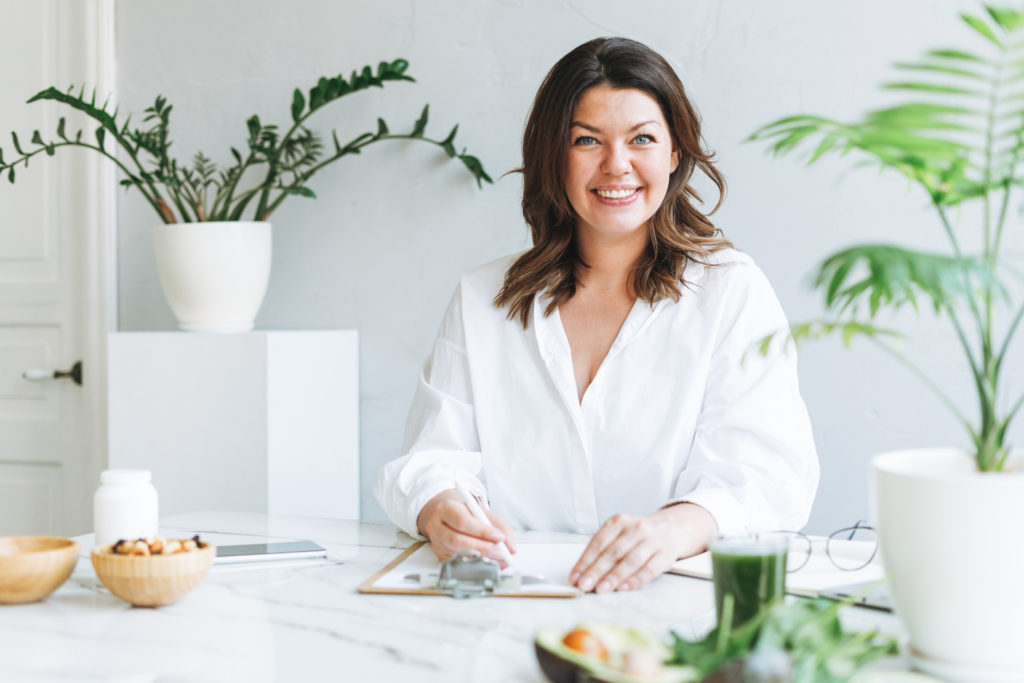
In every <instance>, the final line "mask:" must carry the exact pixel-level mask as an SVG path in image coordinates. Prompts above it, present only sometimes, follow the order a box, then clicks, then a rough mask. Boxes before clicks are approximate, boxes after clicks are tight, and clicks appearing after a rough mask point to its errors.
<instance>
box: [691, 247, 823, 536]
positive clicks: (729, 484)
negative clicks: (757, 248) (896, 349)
mask: <svg viewBox="0 0 1024 683" xmlns="http://www.w3.org/2000/svg"><path fill="white" fill-rule="evenodd" d="M725 267H730V268H739V269H740V272H738V273H735V274H731V275H733V276H732V277H729V278H728V282H729V285H728V286H727V287H725V288H723V289H722V290H721V291H719V292H718V293H717V295H716V296H713V297H710V300H709V301H708V302H707V304H708V305H710V306H715V307H717V309H716V311H717V313H718V315H719V318H718V325H717V326H716V329H717V335H716V338H715V339H714V342H713V344H714V345H713V351H712V356H711V360H710V368H709V373H708V378H707V384H706V386H705V392H704V400H703V405H702V408H701V412H700V417H699V421H698V424H697V429H696V431H695V433H694V437H693V443H692V446H691V450H690V454H689V459H688V461H687V464H686V467H685V469H684V470H683V471H682V472H681V473H680V475H679V477H678V480H677V482H676V486H675V498H674V500H673V501H671V502H672V503H678V502H691V503H695V504H697V505H700V506H701V507H703V508H705V509H706V510H708V512H710V513H711V515H712V516H713V517H714V518H715V521H716V522H717V524H718V527H719V530H720V531H723V532H725V531H739V530H744V529H752V530H757V529H761V530H765V529H793V530H797V529H800V528H802V527H803V525H804V524H806V523H807V518H808V516H809V515H810V510H811V505H812V503H813V502H814V495H815V492H816V490H817V486H818V477H819V465H818V457H817V453H816V451H815V447H814V438H813V435H812V432H811V424H810V420H809V418H808V415H807V409H806V406H805V405H804V403H803V400H802V399H801V398H800V389H799V384H798V381H797V368H796V352H795V350H794V349H793V348H792V346H791V345H790V346H789V347H788V348H784V345H783V344H782V343H781V340H779V342H780V343H778V344H777V345H773V348H772V349H771V350H770V351H769V353H768V354H767V355H763V354H761V353H759V351H758V349H757V348H756V343H757V341H758V340H759V339H762V338H763V337H765V336H766V335H768V334H772V333H779V332H784V331H785V330H786V329H787V322H786V317H785V314H784V313H783V311H782V307H781V306H780V305H779V302H778V300H777V299H776V297H775V294H774V292H773V291H772V289H771V286H770V285H769V283H768V281H767V279H766V278H765V277H764V274H763V273H761V271H760V270H759V269H758V268H757V267H756V266H753V264H736V265H729V266H725ZM781 336H783V337H784V336H785V335H781Z"/></svg>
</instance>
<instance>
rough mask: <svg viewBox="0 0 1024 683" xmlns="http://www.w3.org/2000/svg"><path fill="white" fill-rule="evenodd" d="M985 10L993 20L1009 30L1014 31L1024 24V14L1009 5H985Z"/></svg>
mask: <svg viewBox="0 0 1024 683" xmlns="http://www.w3.org/2000/svg"><path fill="white" fill-rule="evenodd" d="M985 10H986V11H987V12H988V14H989V16H990V17H992V19H993V21H995V22H996V23H997V24H999V26H1000V27H1002V28H1003V29H1004V30H1006V31H1007V32H1013V31H1016V30H1017V29H1019V28H1020V27H1021V26H1024V14H1022V13H1021V12H1018V11H1016V10H1013V9H1010V8H1009V7H995V6H993V5H985Z"/></svg>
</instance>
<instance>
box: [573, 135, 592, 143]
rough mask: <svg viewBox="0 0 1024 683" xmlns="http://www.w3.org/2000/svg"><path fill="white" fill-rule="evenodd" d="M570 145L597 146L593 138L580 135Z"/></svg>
mask: <svg viewBox="0 0 1024 683" xmlns="http://www.w3.org/2000/svg"><path fill="white" fill-rule="evenodd" d="M572 144H574V145H595V144H597V139H596V138H594V137H593V136H590V135H581V136H579V137H578V138H576V139H575V140H574V141H573V143H572Z"/></svg>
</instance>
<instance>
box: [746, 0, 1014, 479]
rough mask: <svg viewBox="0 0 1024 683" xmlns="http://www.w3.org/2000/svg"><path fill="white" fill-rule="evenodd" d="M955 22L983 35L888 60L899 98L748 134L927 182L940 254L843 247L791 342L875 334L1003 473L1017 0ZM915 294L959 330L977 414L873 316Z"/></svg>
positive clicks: (820, 273)
mask: <svg viewBox="0 0 1024 683" xmlns="http://www.w3.org/2000/svg"><path fill="white" fill-rule="evenodd" d="M961 19H962V20H963V22H964V24H965V25H966V26H967V27H968V28H969V29H970V30H971V32H972V33H971V35H972V36H973V38H974V39H975V42H976V43H977V46H975V47H972V48H971V49H959V48H943V49H936V50H931V51H928V52H926V53H925V54H924V55H923V57H921V58H920V59H919V60H917V61H914V62H909V63H900V64H895V65H894V66H895V68H896V69H898V70H899V71H900V72H902V73H905V74H910V76H909V77H908V78H901V79H899V80H897V81H895V82H891V83H887V84H885V85H884V86H883V87H884V88H886V89H889V90H893V91H897V92H900V93H903V94H905V95H906V97H907V99H906V100H905V101H903V102H902V103H900V104H897V105H895V106H892V107H888V108H885V109H880V110H877V111H872V112H870V113H868V114H867V115H865V116H864V117H863V118H862V119H861V120H859V121H854V122H852V123H845V122H840V121H836V120H833V119H829V118H825V117H822V116H809V115H799V116H790V117H786V118H783V119H779V120H777V121H774V122H772V123H769V124H768V125H766V126H763V127H762V128H760V129H758V130H757V131H755V132H754V134H753V135H752V136H751V137H750V139H751V140H755V141H757V140H760V141H767V142H770V143H771V147H770V148H771V151H772V152H774V153H775V154H779V155H781V154H788V153H790V152H793V151H794V150H796V149H798V148H805V147H804V144H807V143H811V144H813V147H812V148H811V149H812V150H813V151H811V152H810V157H809V161H808V164H812V163H814V162H816V161H817V160H819V159H821V158H822V157H824V156H825V155H827V154H833V153H839V154H846V153H848V152H851V151H856V152H860V153H861V155H860V156H862V157H865V158H866V159H867V162H868V164H869V165H873V166H875V165H876V166H879V167H881V168H882V169H891V170H894V171H896V172H898V173H900V174H901V175H903V176H904V177H905V178H906V179H907V180H909V181H910V182H911V183H912V184H913V185H916V186H917V187H919V188H921V189H922V190H924V192H925V194H926V196H927V197H928V200H929V203H930V206H931V210H933V211H934V213H935V216H936V218H937V222H938V224H939V225H940V226H941V229H942V230H943V232H944V234H945V237H946V239H947V241H948V244H949V251H948V253H928V252H924V251H920V250H915V249H910V248H907V247H903V246H897V245H893V244H864V245H858V246H853V247H849V248H847V249H843V250H841V251H838V252H836V253H834V254H832V255H830V256H828V257H827V258H826V259H825V260H824V261H823V262H822V263H821V264H819V266H818V268H817V273H816V277H815V278H814V287H815V288H816V289H818V290H819V291H821V292H822V293H823V294H824V300H825V308H826V311H828V312H829V313H831V314H832V315H831V317H828V318H826V319H821V320H816V321H812V322H808V323H804V324H801V325H794V326H793V328H792V329H791V331H790V332H791V335H792V337H793V338H794V339H795V340H796V341H797V342H799V341H801V340H804V339H807V338H814V337H820V336H823V335H826V334H832V333H837V334H841V335H842V337H843V339H844V341H845V342H846V343H849V341H850V339H851V338H852V337H855V336H863V337H865V338H867V339H870V340H871V341H873V342H875V343H876V344H878V345H879V346H880V347H881V348H883V349H884V350H886V351H888V352H889V353H891V354H893V355H894V356H895V357H896V358H897V359H899V360H900V361H901V362H902V363H904V364H905V365H906V366H908V367H909V368H910V369H911V370H912V371H913V372H914V373H915V374H916V375H917V376H918V377H919V378H920V379H922V380H923V381H924V382H925V383H926V384H927V385H928V386H929V387H930V388H931V389H932V390H933V391H934V392H935V393H936V394H937V395H938V396H939V397H940V398H941V400H942V401H943V402H944V403H945V404H946V405H947V406H948V407H949V409H950V410H951V411H952V412H953V414H954V415H955V416H956V418H957V420H958V421H959V422H960V423H961V424H962V425H963V426H964V428H965V429H966V430H967V432H968V434H969V435H970V438H971V442H972V443H973V447H974V449H975V454H976V461H977V467H978V469H979V470H982V471H1000V470H1002V469H1003V468H1004V467H1005V465H1006V462H1007V455H1008V447H1007V444H1006V432H1007V428H1008V427H1009V425H1010V423H1011V421H1012V420H1013V418H1014V417H1015V416H1016V415H1017V414H1018V413H1019V412H1020V410H1021V406H1022V405H1024V395H1021V396H1020V397H1018V398H1016V399H1015V400H1013V399H1012V398H1011V400H1010V401H1007V402H1005V403H1004V401H1003V399H1005V397H1004V396H1003V395H1002V394H1003V391H1004V387H1003V384H1002V380H1003V378H1004V374H1005V373H1004V367H1005V361H1006V358H1007V353H1008V352H1009V351H1010V349H1011V346H1010V344H1011V341H1012V340H1013V338H1014V335H1015V334H1016V332H1017V331H1018V328H1019V327H1020V323H1021V319H1022V317H1024V304H1022V302H1020V301H1017V302H1015V301H1014V300H1013V297H1012V296H1011V295H1010V293H1009V292H1010V289H1009V285H1010V284H1017V285H1018V286H1019V284H1020V281H1021V279H1022V276H1021V273H1020V271H1019V270H1017V269H1015V268H1014V267H1013V265H1012V264H1011V263H1008V262H1007V259H1005V258H1004V254H1003V240H1004V237H1005V236H1006V230H1007V227H1008V224H1009V223H1010V214H1011V212H1010V204H1011V199H1012V198H1013V197H1014V196H1016V190H1017V188H1018V187H1019V186H1020V185H1021V184H1022V183H1024V174H1022V173H1021V169H1020V162H1021V155H1022V150H1024V11H1021V10H1016V9H1008V8H1004V7H996V6H985V7H984V13H982V14H979V15H971V14H962V15H961ZM969 203H970V204H972V205H974V206H977V207H978V210H977V212H976V213H977V215H978V216H979V218H978V220H977V221H976V222H975V221H974V220H973V219H967V220H964V221H962V222H960V221H957V222H956V223H957V224H954V220H952V218H951V217H957V216H973V215H974V213H973V212H970V211H968V210H967V209H966V206H967V205H968V204H969ZM974 206H972V207H971V208H972V209H973V208H974ZM961 207H964V210H963V211H962V212H961ZM975 245H978V246H980V251H975V250H976V249H977V246H975ZM919 299H920V300H922V301H924V302H927V303H930V305H931V307H932V308H934V310H935V311H936V312H937V313H938V314H942V315H944V316H945V318H946V319H947V320H948V321H949V323H950V325H952V328H953V330H954V331H955V334H956V337H957V339H958V341H959V344H960V347H961V349H962V352H963V357H964V359H965V360H966V362H967V364H968V366H969V368H970V372H971V376H972V377H973V382H974V390H975V393H976V396H977V403H978V416H977V418H976V420H971V419H968V418H967V417H966V416H965V415H964V414H963V413H962V412H961V411H960V410H959V409H958V408H957V406H956V405H955V404H954V403H953V401H952V400H951V399H950V398H949V396H948V395H946V394H945V393H944V392H943V391H942V390H941V389H940V388H939V387H938V386H937V385H936V384H935V383H934V382H933V381H932V380H931V379H930V378H929V377H928V376H927V375H926V373H925V372H924V371H923V370H922V369H921V368H920V367H919V366H918V365H916V364H915V363H913V362H912V360H911V359H910V358H908V357H907V356H906V355H905V354H904V353H902V352H901V351H900V349H899V348H898V347H897V346H896V345H895V344H893V341H894V337H896V336H899V335H898V333H896V332H894V331H892V330H886V329H882V328H880V327H877V326H876V325H875V316H876V314H877V313H878V312H879V311H880V310H882V309H889V310H893V311H895V310H898V309H902V308H905V307H907V306H910V307H912V308H914V309H915V310H916V309H917V307H918V302H919ZM769 342H770V340H769V339H766V340H764V342H763V343H762V350H764V349H766V348H767V344H768V343H769Z"/></svg>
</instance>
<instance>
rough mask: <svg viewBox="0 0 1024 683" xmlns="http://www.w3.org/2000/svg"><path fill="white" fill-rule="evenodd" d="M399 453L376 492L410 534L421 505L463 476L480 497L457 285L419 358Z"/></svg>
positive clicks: (384, 470) (481, 489) (478, 461)
mask: <svg viewBox="0 0 1024 683" xmlns="http://www.w3.org/2000/svg"><path fill="white" fill-rule="evenodd" d="M402 453H403V454H404V455H402V457H400V458H397V459H396V460H393V461H391V462H389V463H388V464H387V465H385V466H384V467H383V468H382V469H381V471H380V472H379V474H378V475H377V481H376V485H375V486H374V495H375V496H376V498H377V501H378V502H379V503H380V504H381V506H382V507H383V508H384V511H385V512H386V513H387V515H388V517H389V518H390V519H391V521H392V522H394V523H395V525H396V526H398V528H400V529H402V530H403V531H405V532H406V533H408V534H409V535H410V536H413V537H415V538H423V536H421V535H420V533H419V530H418V529H417V526H416V519H417V517H419V513H420V510H422V509H423V506H424V505H425V504H426V503H427V501H429V500H430V499H431V498H433V497H434V496H435V495H437V494H438V493H440V492H441V491H444V490H446V489H450V488H454V486H455V481H456V480H461V481H464V482H465V483H466V484H467V485H468V487H469V488H470V490H472V491H473V492H474V493H476V494H477V495H478V496H479V497H480V498H481V499H483V498H484V496H485V495H486V493H485V491H486V489H485V488H484V485H483V482H482V481H481V479H480V473H481V470H482V462H481V458H480V439H479V437H478V436H477V429H476V418H475V416H474V411H473V391H472V386H471V384H470V379H469V365H468V362H467V358H466V341H465V332H464V327H463V318H462V305H461V286H460V287H459V288H457V289H456V290H455V294H454V296H453V297H452V300H451V303H450V304H449V305H448V311H447V312H446V313H445V316H444V320H443V321H442V323H441V329H440V331H439V332H438V335H437V340H436V342H435V343H434V348H433V350H432V351H431V353H430V356H428V358H427V360H426V362H425V363H424V364H423V371H422V373H421V374H420V378H419V383H418V385H417V387H416V393H415V396H414V397H413V402H412V408H411V409H410V410H409V419H408V420H407V422H406V427H405V440H404V444H403V446H402Z"/></svg>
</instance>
